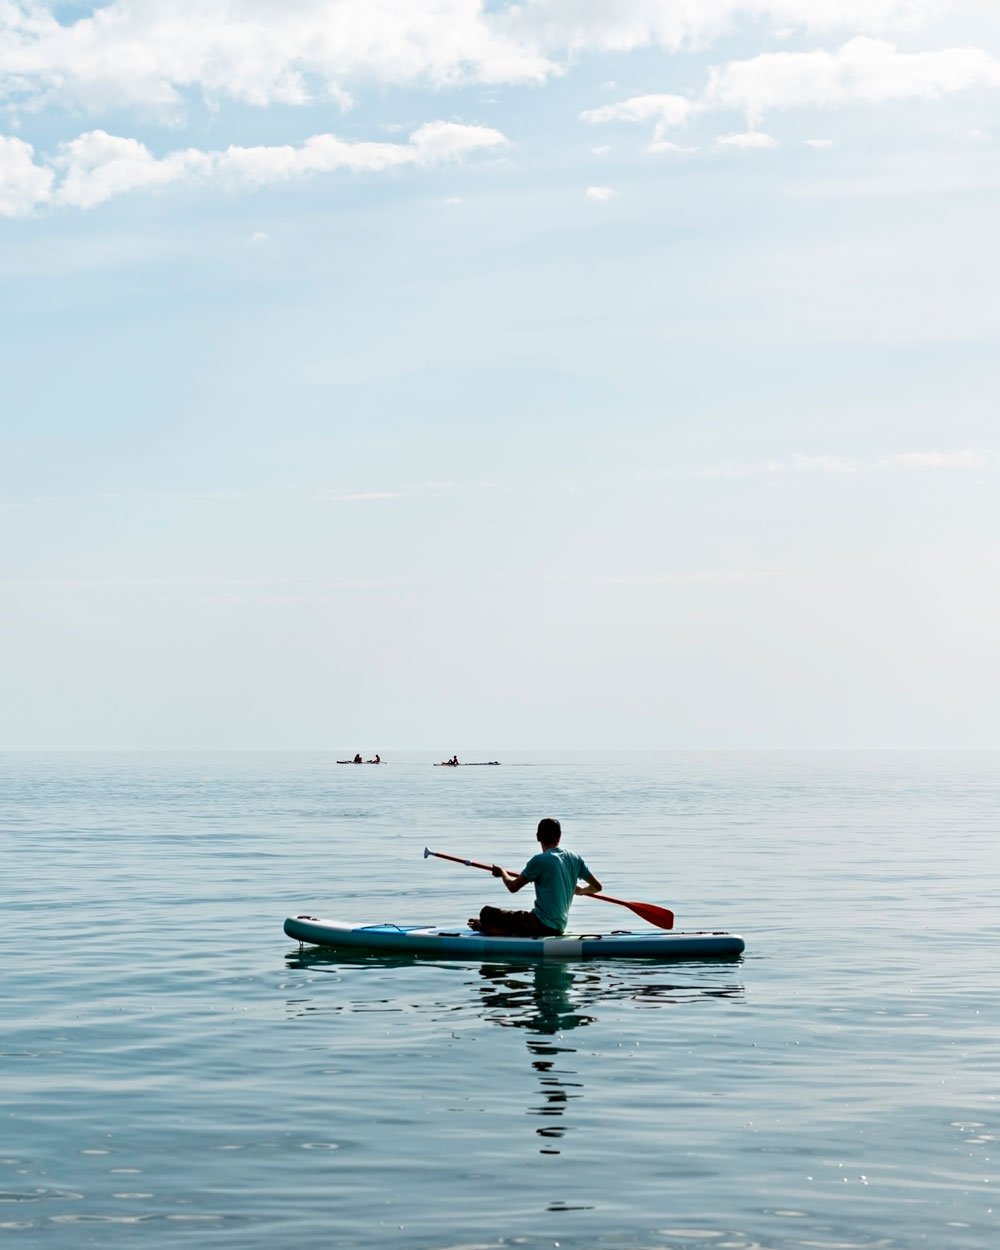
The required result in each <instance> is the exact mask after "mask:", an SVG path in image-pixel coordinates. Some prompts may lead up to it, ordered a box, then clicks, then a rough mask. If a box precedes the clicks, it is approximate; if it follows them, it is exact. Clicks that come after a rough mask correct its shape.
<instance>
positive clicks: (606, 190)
mask: <svg viewBox="0 0 1000 1250" xmlns="http://www.w3.org/2000/svg"><path fill="white" fill-rule="evenodd" d="M617 194H618V192H617V191H613V190H612V189H611V187H588V188H587V190H586V191H585V192H584V198H585V199H588V200H597V201H598V202H599V203H604V202H605V201H607V200H611V199H614V197H615V196H616V195H617Z"/></svg>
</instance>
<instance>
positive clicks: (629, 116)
mask: <svg viewBox="0 0 1000 1250" xmlns="http://www.w3.org/2000/svg"><path fill="white" fill-rule="evenodd" d="M692 108H693V105H692V103H691V101H690V100H689V99H687V97H686V96H682V95H637V96H633V97H632V98H631V99H630V100H622V101H621V102H620V103H619V104H606V105H604V106H603V107H602V108H597V109H587V110H586V112H583V113H581V114H580V117H581V120H583V121H585V122H590V124H591V125H592V126H597V125H600V124H601V123H603V122H649V121H653V122H656V123H657V124H658V125H664V126H680V125H682V124H683V123H684V122H686V121H687V120H688V118H689V117H690V116H691V110H692Z"/></svg>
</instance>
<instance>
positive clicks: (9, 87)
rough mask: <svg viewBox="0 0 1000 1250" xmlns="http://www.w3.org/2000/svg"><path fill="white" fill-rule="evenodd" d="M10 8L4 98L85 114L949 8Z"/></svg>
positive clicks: (141, 2) (822, 4) (481, 76)
mask: <svg viewBox="0 0 1000 1250" xmlns="http://www.w3.org/2000/svg"><path fill="white" fill-rule="evenodd" d="M54 7H55V6H53V5H51V4H49V3H46V2H45V0H3V2H2V3H0V83H3V86H2V88H0V98H6V99H7V100H10V101H13V102H17V103H20V104H26V105H29V106H37V105H40V104H42V103H46V102H52V101H58V102H59V103H61V104H63V105H67V106H69V107H74V108H79V109H84V110H86V111H87V112H89V113H97V112H100V111H101V110H108V109H116V108H121V107H128V106H139V107H141V108H144V109H149V110H154V111H159V112H163V111H166V112H168V113H170V112H173V113H178V112H182V111H183V109H184V107H185V104H186V102H187V99H188V97H189V96H190V95H191V94H197V95H199V96H201V98H202V99H204V100H208V101H211V102H215V101H220V100H226V99H230V100H239V101H242V102H244V103H247V104H252V105H261V106H263V105H268V104H272V103H281V104H288V105H299V104H303V103H305V102H307V101H324V100H331V101H333V102H335V103H336V104H338V105H339V106H340V107H341V108H346V107H349V106H350V104H351V95H350V89H351V86H352V85H354V84H358V83H368V82H375V83H380V84H395V85H419V84H426V85H429V86H432V87H438V86H447V85H452V84H456V83H470V82H476V83H485V84H496V83H529V82H535V83H537V82H542V81H544V80H546V79H547V78H550V77H552V76H553V75H555V74H558V73H560V72H561V65H562V63H563V62H565V61H566V60H567V59H569V58H571V57H573V56H574V55H577V54H579V53H583V52H613V53H624V52H628V51H631V50H635V49H639V48H650V47H655V48H663V49H667V50H677V49H680V48H683V47H693V48H702V47H705V46H707V45H708V44H710V43H711V42H712V41H713V40H715V39H717V38H719V37H721V36H726V35H732V34H733V33H734V32H735V31H736V30H737V29H738V28H739V26H740V24H741V23H743V24H747V25H754V26H759V25H761V24H764V25H765V26H766V27H769V28H770V29H771V30H772V31H773V32H775V33H776V34H779V35H780V34H783V33H786V32H788V31H790V30H796V31H806V32H810V31H835V30H847V31H851V32H852V33H854V32H866V33H872V34H879V33H885V32H891V31H895V30H898V29H900V27H902V26H907V25H910V26H912V25H916V24H919V22H920V21H921V19H922V18H923V17H924V16H926V15H931V16H933V15H934V14H935V13H936V12H939V11H941V10H942V9H944V8H946V7H947V0H588V3H587V4H581V3H580V0H523V2H522V3H519V4H505V5H500V4H493V3H488V0H421V2H420V3H414V0H294V3H289V2H286V3H283V4H265V3H262V0H109V2H108V3H105V4H103V5H101V6H100V7H98V8H96V9H95V11H94V12H93V13H90V14H85V15H83V16H78V17H75V20H73V10H72V8H70V6H65V5H63V6H59V11H58V15H57V13H56V12H53V11H52V10H53V8H54Z"/></svg>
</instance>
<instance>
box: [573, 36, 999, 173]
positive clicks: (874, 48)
mask: <svg viewBox="0 0 1000 1250" xmlns="http://www.w3.org/2000/svg"><path fill="white" fill-rule="evenodd" d="M974 88H986V89H996V88H1000V60H997V58H995V57H993V56H991V55H990V54H989V53H988V52H985V51H983V50H982V49H980V48H943V49H939V50H937V51H932V52H900V51H899V49H898V48H897V47H896V46H895V45H894V44H892V43H889V42H888V41H886V40H884V39H872V38H868V37H865V36H858V37H857V38H854V39H851V40H849V41H848V42H847V43H845V44H843V45H842V46H841V47H840V48H837V49H835V50H834V51H832V52H830V51H826V50H823V49H814V50H812V51H809V52H767V53H763V54H762V55H761V56H756V57H752V58H750V59H749V60H744V61H731V62H729V63H728V64H726V65H721V66H716V67H714V68H713V69H712V70H711V71H710V72H709V77H708V81H707V83H706V85H705V88H704V90H703V91H702V92H701V94H700V95H696V96H694V97H692V98H688V97H686V96H680V95H673V94H666V95H655V94H653V95H639V96H632V97H631V98H629V99H627V100H621V101H619V102H618V103H617V104H606V105H603V106H601V107H600V108H595V109H588V110H586V111H585V112H583V113H581V114H580V117H581V120H583V121H585V122H589V123H590V124H591V125H606V124H608V123H615V122H618V123H632V124H636V123H638V124H648V123H650V122H652V123H653V126H654V129H653V139H652V143H651V146H650V151H669V150H671V148H670V146H669V141H668V140H667V139H666V132H667V131H668V130H670V129H673V128H676V127H678V126H682V125H684V124H686V123H688V122H690V121H691V120H692V119H694V118H696V117H698V116H700V115H703V114H705V113H710V112H719V111H732V110H735V111H738V112H741V113H743V114H744V115H745V117H746V118H747V120H748V123H749V127H750V129H749V131H748V137H747V138H746V139H744V140H742V141H741V140H740V139H739V138H738V137H737V136H729V137H728V139H727V140H726V141H723V142H722V143H721V146H724V147H727V146H739V147H766V146H773V145H772V144H769V143H767V142H766V141H765V140H764V139H762V138H761V137H760V136H759V135H758V134H757V132H756V130H755V129H754V127H755V126H756V124H757V123H758V122H759V121H760V119H761V118H762V117H763V116H764V114H765V113H767V112H770V111H773V110H776V109H791V108H834V107H837V106H841V105H846V104H852V103H859V104H880V103H884V102H886V101H890V100H907V99H938V98H940V97H941V96H944V95H947V94H951V93H953V92H958V91H965V90H971V89H974ZM750 136H756V137H750ZM811 142H814V145H815V146H820V145H821V144H822V143H823V141H822V140H819V141H811Z"/></svg>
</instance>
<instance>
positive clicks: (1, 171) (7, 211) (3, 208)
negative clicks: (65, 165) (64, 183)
mask: <svg viewBox="0 0 1000 1250" xmlns="http://www.w3.org/2000/svg"><path fill="white" fill-rule="evenodd" d="M52 180H53V175H52V171H51V170H50V169H45V168H44V167H43V166H40V165H36V164H35V149H34V148H33V147H32V146H31V144H30V143H25V142H24V140H23V139H13V138H9V137H7V136H5V135H0V217H27V216H28V215H29V214H30V213H32V212H33V211H34V210H35V209H36V208H37V207H38V206H39V205H41V204H45V203H47V202H48V200H49V198H50V197H51V194H52Z"/></svg>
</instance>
